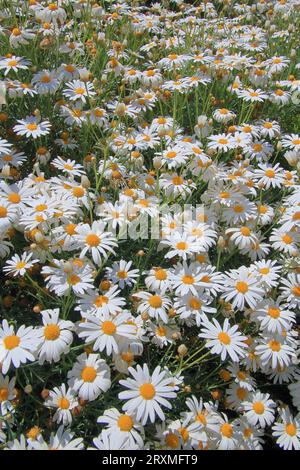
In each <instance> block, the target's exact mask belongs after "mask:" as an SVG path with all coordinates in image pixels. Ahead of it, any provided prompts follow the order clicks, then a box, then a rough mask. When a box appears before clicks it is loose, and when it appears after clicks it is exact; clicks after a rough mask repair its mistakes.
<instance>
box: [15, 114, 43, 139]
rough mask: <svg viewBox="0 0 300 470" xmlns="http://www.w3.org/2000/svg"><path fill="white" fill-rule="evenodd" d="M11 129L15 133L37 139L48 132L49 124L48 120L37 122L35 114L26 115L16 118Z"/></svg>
mask: <svg viewBox="0 0 300 470" xmlns="http://www.w3.org/2000/svg"><path fill="white" fill-rule="evenodd" d="M17 122H18V123H19V124H16V125H15V126H14V127H13V129H14V132H15V133H16V134H17V135H21V136H23V135H24V136H26V137H32V138H33V139H37V138H38V137H41V136H43V135H47V134H49V132H50V127H51V124H50V122H49V121H41V122H39V121H38V119H37V118H36V117H35V116H27V117H26V118H25V119H18V120H17Z"/></svg>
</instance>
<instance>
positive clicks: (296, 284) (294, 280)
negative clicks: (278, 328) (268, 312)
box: [280, 273, 300, 308]
mask: <svg viewBox="0 0 300 470" xmlns="http://www.w3.org/2000/svg"><path fill="white" fill-rule="evenodd" d="M281 284H283V286H282V287H280V289H281V291H282V292H281V295H280V298H282V299H283V301H284V302H286V303H287V304H289V307H290V308H295V307H298V306H299V305H300V274H294V273H290V274H288V275H287V279H285V278H283V279H281Z"/></svg>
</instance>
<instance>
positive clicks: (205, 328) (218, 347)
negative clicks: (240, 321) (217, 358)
mask: <svg viewBox="0 0 300 470" xmlns="http://www.w3.org/2000/svg"><path fill="white" fill-rule="evenodd" d="M201 323H202V326H201V333H200V334H199V337H200V338H204V339H205V340H206V347H207V348H209V349H210V350H211V354H220V355H221V360H222V361H224V360H225V359H226V357H227V355H229V356H230V358H231V359H232V360H233V361H236V362H238V361H239V360H240V358H242V357H244V356H245V355H246V351H245V350H246V348H247V344H246V343H245V340H246V339H247V337H246V336H243V335H242V334H241V333H240V332H239V331H237V330H238V325H234V326H232V327H230V325H229V321H228V318H225V320H224V324H223V327H221V325H220V323H219V322H218V321H217V320H216V319H215V318H213V319H212V322H210V321H209V320H208V318H207V316H206V315H205V314H203V316H202V322H201Z"/></svg>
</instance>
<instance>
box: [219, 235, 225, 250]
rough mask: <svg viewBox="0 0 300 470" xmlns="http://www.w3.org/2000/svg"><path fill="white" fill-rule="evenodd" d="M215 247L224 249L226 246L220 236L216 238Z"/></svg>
mask: <svg viewBox="0 0 300 470" xmlns="http://www.w3.org/2000/svg"><path fill="white" fill-rule="evenodd" d="M217 246H218V247H219V248H225V246H226V242H225V239H224V238H223V237H222V235H220V236H219V238H218V243H217Z"/></svg>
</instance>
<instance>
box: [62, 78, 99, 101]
mask: <svg viewBox="0 0 300 470" xmlns="http://www.w3.org/2000/svg"><path fill="white" fill-rule="evenodd" d="M95 94H96V93H95V91H94V86H93V84H92V83H91V82H82V81H81V80H73V81H72V82H68V83H67V84H66V88H65V89H64V90H63V95H64V96H65V97H66V98H68V99H69V100H70V101H76V100H81V101H82V102H83V103H85V102H86V100H87V98H89V97H92V96H94V95H95Z"/></svg>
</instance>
